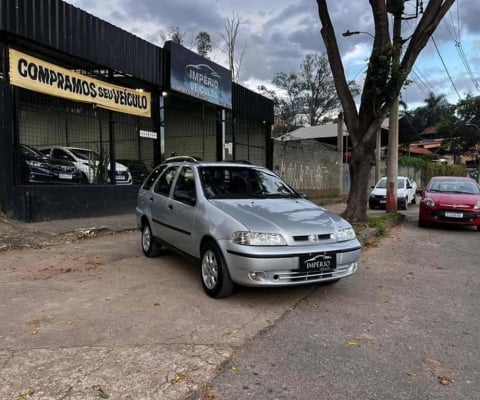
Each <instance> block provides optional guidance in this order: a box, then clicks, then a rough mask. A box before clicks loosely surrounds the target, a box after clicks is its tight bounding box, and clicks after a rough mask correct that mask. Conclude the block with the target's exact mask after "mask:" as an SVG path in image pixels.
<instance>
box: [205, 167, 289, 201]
mask: <svg viewBox="0 0 480 400" xmlns="http://www.w3.org/2000/svg"><path fill="white" fill-rule="evenodd" d="M199 172H200V178H201V182H202V188H203V192H204V193H205V196H206V197H207V198H210V199H214V198H217V199H218V198H221V199H238V198H267V197H268V198H273V197H280V198H283V197H295V198H296V197H298V194H297V193H296V192H295V191H294V190H293V189H291V188H290V187H289V186H288V185H287V184H286V183H285V182H283V181H282V180H281V179H280V178H278V177H277V176H276V175H275V174H273V173H272V172H270V171H268V170H265V169H260V168H255V167H250V166H205V167H201V168H199Z"/></svg>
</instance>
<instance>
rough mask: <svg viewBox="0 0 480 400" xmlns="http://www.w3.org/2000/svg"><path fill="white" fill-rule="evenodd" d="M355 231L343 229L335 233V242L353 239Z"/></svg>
mask: <svg viewBox="0 0 480 400" xmlns="http://www.w3.org/2000/svg"><path fill="white" fill-rule="evenodd" d="M355 237H356V235H355V231H354V230H353V228H344V229H340V230H338V231H337V241H338V242H346V241H347V240H353V239H355Z"/></svg>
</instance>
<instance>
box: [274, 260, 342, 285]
mask: <svg viewBox="0 0 480 400" xmlns="http://www.w3.org/2000/svg"><path fill="white" fill-rule="evenodd" d="M351 268H352V265H350V264H348V265H344V266H341V267H337V268H336V269H335V270H333V271H332V272H298V271H289V272H278V273H275V274H274V275H273V279H274V280H275V281H278V282H309V281H320V280H322V279H326V278H341V277H343V276H345V275H348V274H349V273H350V271H351Z"/></svg>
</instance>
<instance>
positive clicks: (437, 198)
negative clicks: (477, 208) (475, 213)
mask: <svg viewBox="0 0 480 400" xmlns="http://www.w3.org/2000/svg"><path fill="white" fill-rule="evenodd" d="M425 198H430V199H432V200H433V201H434V202H435V204H437V205H438V206H442V205H450V206H462V205H463V206H469V207H470V208H473V206H474V205H475V203H476V202H477V201H480V195H476V194H459V193H458V194H457V193H435V192H427V193H425Z"/></svg>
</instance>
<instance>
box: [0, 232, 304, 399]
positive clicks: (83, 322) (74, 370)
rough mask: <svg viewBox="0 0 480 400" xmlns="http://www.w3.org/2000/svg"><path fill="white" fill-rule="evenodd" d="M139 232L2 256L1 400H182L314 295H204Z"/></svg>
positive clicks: (181, 264)
mask: <svg viewBox="0 0 480 400" xmlns="http://www.w3.org/2000/svg"><path fill="white" fill-rule="evenodd" d="M139 241H140V233H139V232H130V233H122V234H115V235H108V236H102V237H99V238H97V239H94V240H92V239H88V240H83V241H77V242H73V243H70V244H61V245H53V246H51V247H48V248H43V249H25V250H14V251H4V252H1V255H0V321H1V324H0V368H1V371H0V399H2V400H3V399H5V400H9V399H17V397H18V396H19V395H20V394H22V395H25V396H26V395H27V394H28V393H33V396H26V397H27V398H29V399H32V400H34V399H55V400H58V399H68V400H69V399H82V400H88V399H98V398H101V397H99V396H100V395H102V394H108V395H109V396H110V398H112V399H136V400H137V399H162V400H167V399H180V398H183V397H184V396H185V395H186V394H187V393H189V392H190V391H192V390H194V389H195V388H197V385H198V384H199V383H202V382H204V381H205V380H207V379H208V378H211V377H212V376H213V375H214V373H215V372H216V369H217V367H218V366H219V365H221V364H222V363H223V362H224V361H225V360H227V359H228V358H229V357H230V356H231V355H232V352H233V350H234V349H235V348H237V347H238V346H240V345H242V344H243V343H245V341H246V340H248V339H249V338H252V337H253V336H255V335H256V334H257V333H258V332H259V331H261V330H263V329H265V328H267V327H269V326H271V325H272V324H273V323H274V322H275V321H276V320H277V319H278V318H279V317H281V316H282V315H283V314H284V312H285V310H287V309H289V308H290V307H291V306H292V305H294V304H295V303H296V302H297V301H299V300H300V299H302V298H303V297H304V296H305V295H306V294H307V293H309V292H310V291H311V290H312V287H311V286H308V287H298V288H292V289H273V290H254V289H246V288H245V289H240V290H239V291H238V292H237V293H236V294H235V295H234V296H233V297H230V298H227V299H223V300H214V299H211V298H209V297H208V296H206V295H205V294H204V292H203V289H202V287H201V283H200V277H199V270H198V269H197V268H195V266H193V265H191V264H189V263H187V262H185V261H183V260H182V259H181V258H179V257H177V256H175V255H166V256H165V257H160V258H156V259H147V258H145V257H144V256H143V254H142V253H141V249H140V242H139Z"/></svg>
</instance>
